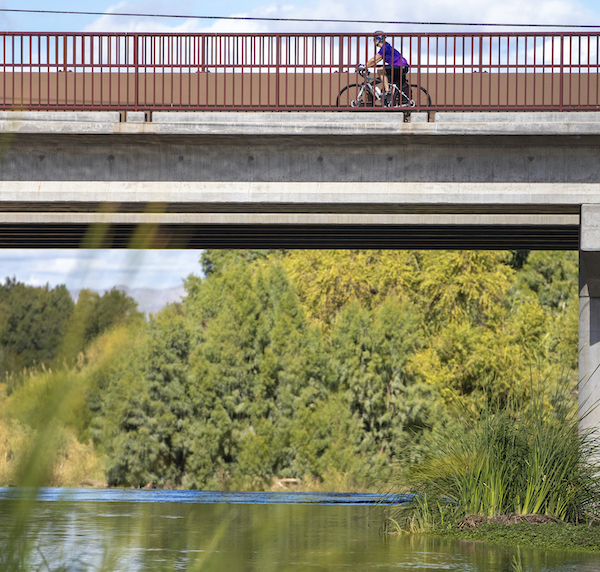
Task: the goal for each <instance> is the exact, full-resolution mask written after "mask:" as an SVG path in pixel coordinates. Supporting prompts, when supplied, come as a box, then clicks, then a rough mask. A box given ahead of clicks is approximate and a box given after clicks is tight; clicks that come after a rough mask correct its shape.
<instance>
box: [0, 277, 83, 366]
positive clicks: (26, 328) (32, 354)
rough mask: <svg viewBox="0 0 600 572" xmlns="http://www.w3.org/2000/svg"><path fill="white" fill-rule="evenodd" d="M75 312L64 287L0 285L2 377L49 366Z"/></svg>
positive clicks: (17, 283)
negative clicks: (26, 368) (25, 368)
mask: <svg viewBox="0 0 600 572" xmlns="http://www.w3.org/2000/svg"><path fill="white" fill-rule="evenodd" d="M72 312H73V300H72V299H71V296H70V295H69V292H68V290H67V289H66V287H65V286H62V285H61V286H56V287H55V288H50V287H49V286H48V285H46V286H43V287H35V286H27V285H25V284H22V283H21V282H17V280H16V279H14V278H13V279H10V278H7V279H6V281H5V283H4V284H0V318H1V323H0V375H3V374H6V372H9V371H15V370H19V369H21V368H23V367H28V368H29V367H32V366H34V365H36V364H37V365H40V364H45V365H46V366H48V365H50V364H51V362H52V360H53V359H54V357H55V356H56V354H57V352H58V349H59V347H60V344H61V342H62V339H63V336H64V333H65V330H66V326H67V322H68V320H69V317H70V316H71V314H72Z"/></svg>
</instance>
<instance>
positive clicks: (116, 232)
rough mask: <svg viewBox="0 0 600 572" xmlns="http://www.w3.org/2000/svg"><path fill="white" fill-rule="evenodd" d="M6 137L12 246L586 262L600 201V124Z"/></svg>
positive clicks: (372, 118) (226, 117) (37, 130)
mask: <svg viewBox="0 0 600 572" xmlns="http://www.w3.org/2000/svg"><path fill="white" fill-rule="evenodd" d="M148 119H151V121H148ZM123 120H125V121H123ZM431 120H432V121H431ZM0 137H1V141H2V143H1V144H0V145H1V147H0V168H1V176H0V246H3V247H8V246H16V247H50V246H54V247H58V246H63V247H79V246H105V247H126V246H128V245H130V244H131V240H134V236H137V237H138V238H139V237H140V236H142V235H144V236H147V240H146V242H145V244H146V246H148V247H162V248H164V247H179V248H182V247H191V248H203V247H244V246H256V247H276V246H280V247H286V248H293V247H319V246H320V247H342V248H343V247H352V248H358V247H366V248H553V249H558V248H564V249H576V248H578V246H579V217H580V210H581V206H582V205H586V204H590V205H593V204H597V203H598V202H600V176H599V175H600V152H599V147H598V144H599V143H600V113H595V112H573V113H533V112H525V113H436V114H435V116H428V114H425V113H423V114H417V113H415V114H412V116H411V121H410V122H409V123H405V122H404V121H403V115H402V114H401V113H381V112H366V113H360V112H357V113H347V112H340V113H327V114H326V113H268V112H267V113H227V112H215V113H206V112H197V113H192V112H177V113H169V112H155V113H153V114H152V115H151V116H148V115H146V114H144V113H142V112H129V113H127V114H120V113H117V112H0ZM108 226H110V231H107V227H108ZM34 229H35V230H34Z"/></svg>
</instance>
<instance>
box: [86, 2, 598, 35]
mask: <svg viewBox="0 0 600 572" xmlns="http://www.w3.org/2000/svg"><path fill="white" fill-rule="evenodd" d="M376 5H377V10H373V5H372V4H370V3H368V2H367V3H366V2H364V0H347V1H345V2H339V1H335V0H330V1H325V2H324V1H320V0H306V1H304V2H302V1H297V2H295V3H286V4H279V3H269V4H263V5H255V6H254V7H252V8H251V9H249V10H248V11H245V12H238V13H235V14H231V13H230V14H227V8H226V7H224V8H223V14H224V15H225V14H227V15H235V16H242V17H243V16H246V17H248V16H249V17H265V18H308V19H334V20H335V19H337V20H340V19H349V20H361V19H364V20H376V19H379V18H381V19H383V20H387V21H424V22H431V21H435V22H481V23H521V24H525V23H541V24H565V23H567V24H590V23H594V22H595V23H599V24H600V12H598V11H597V10H596V11H593V10H591V9H589V8H587V7H586V6H585V5H584V4H583V3H581V2H580V1H573V0H502V1H500V0H493V1H491V2H481V0H462V1H460V2H458V1H457V0H421V1H420V2H417V3H404V2H402V3H399V2H397V1H396V0H377V4H376ZM108 11H109V12H118V11H125V12H144V13H163V14H164V13H170V14H174V13H180V14H189V13H190V11H192V10H191V9H190V8H189V4H187V5H186V4H182V3H180V2H178V3H165V2H160V1H147V2H136V3H132V2H128V1H122V2H119V3H118V4H115V5H113V6H111V7H110V8H109V9H108ZM197 13H201V10H198V11H197ZM205 13H206V12H205ZM381 27H386V26H385V25H383V24H371V23H325V22H304V23H302V22H273V21H266V22H264V21H251V20H246V21H243V20H217V21H212V20H199V19H187V20H182V21H175V20H163V19H150V18H126V17H117V16H111V15H109V14H107V15H105V16H102V17H101V18H99V19H97V20H96V21H95V22H94V23H93V24H91V25H90V26H88V27H87V28H86V31H112V32H150V31H154V32H230V33H232V32H233V33H235V32H315V33H320V32H339V31H356V32H370V31H372V30H373V29H374V28H381ZM386 28H387V30H389V31H390V32H394V31H397V32H400V31H407V30H408V29H409V28H410V30H411V31H421V32H427V31H429V32H430V31H441V30H448V31H452V32H456V31H459V30H458V28H456V27H450V28H448V27H445V28H440V27H435V26H423V27H415V26H409V27H407V26H391V25H388V26H387V27H386ZM487 30H488V31H493V30H494V29H492V30H490V28H487ZM496 30H498V29H496ZM513 30H514V29H513ZM517 30H518V29H517ZM462 31H471V32H475V31H477V29H475V28H465V29H464V30H462Z"/></svg>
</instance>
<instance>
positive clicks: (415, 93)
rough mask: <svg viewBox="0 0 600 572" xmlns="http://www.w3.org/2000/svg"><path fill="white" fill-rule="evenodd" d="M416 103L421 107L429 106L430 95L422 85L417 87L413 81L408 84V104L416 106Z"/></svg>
mask: <svg viewBox="0 0 600 572" xmlns="http://www.w3.org/2000/svg"><path fill="white" fill-rule="evenodd" d="M417 104H418V105H419V107H420V108H421V109H427V108H428V107H431V97H429V94H428V93H427V90H426V89H425V88H424V87H419V86H418V85H415V84H414V83H413V84H412V85H411V86H410V105H411V107H416V106H417Z"/></svg>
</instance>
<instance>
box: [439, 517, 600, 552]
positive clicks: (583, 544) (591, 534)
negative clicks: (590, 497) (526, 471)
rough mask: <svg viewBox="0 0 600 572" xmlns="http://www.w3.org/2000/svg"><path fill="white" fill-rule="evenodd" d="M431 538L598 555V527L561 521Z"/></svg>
mask: <svg viewBox="0 0 600 572" xmlns="http://www.w3.org/2000/svg"><path fill="white" fill-rule="evenodd" d="M431 534H433V535H435V536H442V537H445V538H452V539H456V540H467V541H475V542H485V543H486V544H496V545H504V546H519V547H521V548H543V549H549V550H570V551H577V552H587V553H600V525H595V526H588V525H586V524H579V525H574V524H567V523H564V522H547V523H529V522H520V523H516V524H499V523H493V522H490V523H486V524H481V525H480V526H477V527H475V528H473V529H472V530H469V529H464V528H463V529H460V528H452V529H442V528H436V529H434V530H432V531H431Z"/></svg>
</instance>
